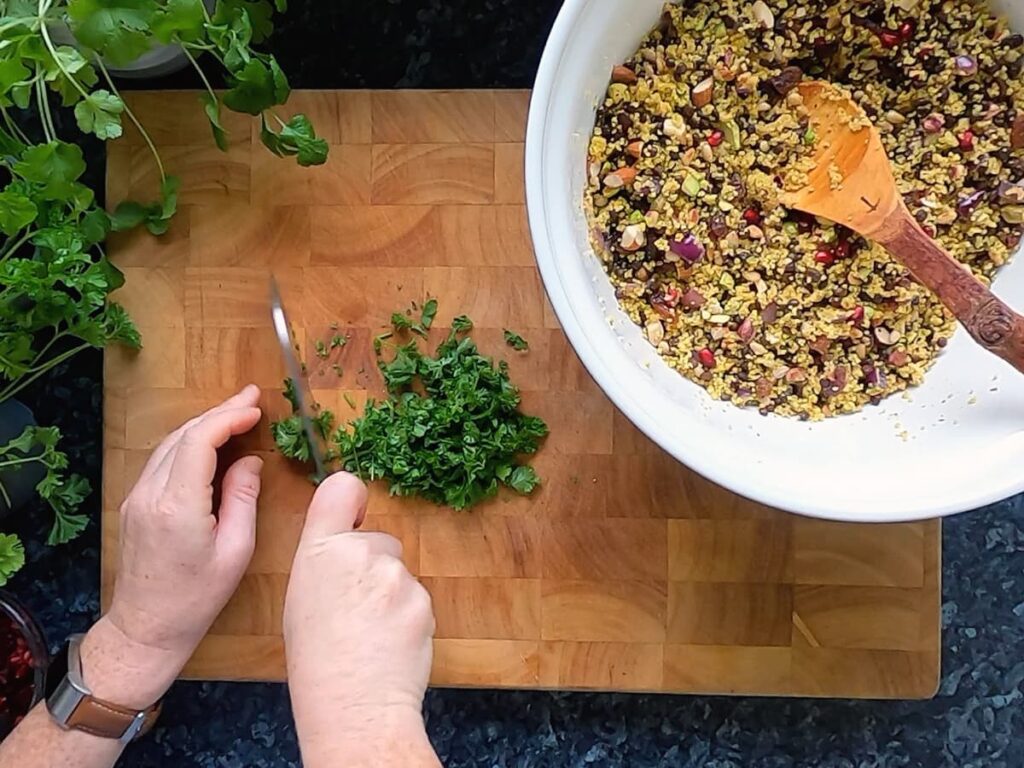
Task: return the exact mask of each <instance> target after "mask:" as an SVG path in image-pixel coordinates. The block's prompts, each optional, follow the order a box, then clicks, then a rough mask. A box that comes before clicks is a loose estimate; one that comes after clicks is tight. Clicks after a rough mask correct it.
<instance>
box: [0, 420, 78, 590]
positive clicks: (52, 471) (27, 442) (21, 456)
mask: <svg viewBox="0 0 1024 768" xmlns="http://www.w3.org/2000/svg"><path fill="white" fill-rule="evenodd" d="M59 439H60V432H59V431H58V430H57V428H56V427H34V426H30V427H26V428H25V430H24V431H23V432H22V433H21V434H20V435H19V436H18V437H16V438H15V439H13V440H11V441H10V442H9V443H7V445H5V446H0V472H8V471H10V470H12V469H15V468H23V467H26V466H27V465H29V464H39V465H41V466H42V467H44V468H45V470H46V471H45V474H44V476H43V479H42V480H40V481H39V483H38V484H37V485H36V492H37V493H38V494H39V495H40V496H41V497H42V498H43V499H45V500H46V502H47V504H49V506H50V509H51V510H52V511H53V524H52V526H51V527H50V535H49V536H48V538H47V540H46V543H47V544H50V545H51V546H53V545H57V544H64V543H66V542H68V541H71V540H72V539H73V538H75V537H76V536H77V535H78V534H79V533H81V532H82V530H83V529H84V528H85V526H86V523H87V522H88V518H87V517H86V516H85V515H79V514H75V513H74V510H75V509H76V508H77V507H78V505H79V504H81V503H82V501H83V500H84V499H85V497H86V496H88V495H89V483H88V481H86V479H85V478H84V477H81V476H79V475H68V474H67V472H66V470H67V467H68V457H67V456H66V455H65V454H64V453H62V452H61V451H59V450H58V449H57V441H58V440H59ZM0 498H2V499H3V501H4V503H5V504H6V505H7V506H8V507H10V506H11V498H10V496H9V495H8V493H7V488H6V487H5V486H4V484H3V480H2V478H0ZM24 562H25V553H24V548H23V547H22V545H21V541H20V540H19V539H18V537H17V536H14V535H13V534H3V535H0V586H2V585H4V584H6V583H7V580H8V579H9V578H10V577H11V576H12V575H13V574H14V572H16V571H17V570H18V569H19V568H21V566H22V565H24Z"/></svg>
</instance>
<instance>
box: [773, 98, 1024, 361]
mask: <svg viewBox="0 0 1024 768" xmlns="http://www.w3.org/2000/svg"><path fill="white" fill-rule="evenodd" d="M798 88H799V91H800V95H801V96H802V97H803V103H804V107H806V109H807V111H808V113H809V115H810V120H811V128H810V130H811V131H813V135H814V136H815V141H814V154H813V156H812V159H811V163H812V164H811V165H810V166H809V167H808V168H807V170H806V178H805V179H799V184H798V185H792V184H790V185H787V188H786V190H785V191H784V192H783V193H782V194H781V195H780V200H781V201H782V202H783V203H784V204H785V205H787V206H789V207H791V208H796V209H798V210H801V211H804V212H806V213H810V214H813V215H815V216H821V217H823V218H826V219H830V220H832V221H834V222H837V223H839V224H843V225H845V226H847V227H849V228H850V229H852V230H854V231H855V232H857V233H858V234H860V235H863V236H864V237H866V238H868V239H869V240H873V241H875V242H876V243H878V244H879V245H881V246H882V247H884V248H885V249H886V250H887V251H889V253H890V254H891V255H892V256H893V257H894V258H895V259H896V260H897V261H899V262H901V263H902V264H903V265H904V266H905V267H906V268H907V269H908V270H910V273H911V274H912V275H913V276H914V277H915V278H916V279H917V280H918V281H919V282H920V283H922V284H923V285H924V286H925V287H926V288H928V289H929V290H930V291H931V292H932V293H934V294H935V296H936V297H937V298H938V299H939V300H940V301H941V302H942V303H943V304H944V305H945V306H946V308H947V309H949V311H950V312H952V313H953V315H954V316H955V317H956V319H957V320H958V321H960V323H961V325H963V326H964V327H965V328H966V329H967V331H968V332H969V333H970V334H971V337H972V338H974V340H975V341H977V342H978V343H979V344H980V345H981V346H982V347H984V348H985V349H987V350H988V351H989V352H992V353H993V354H995V355H998V356H999V357H1001V358H1003V359H1004V360H1006V361H1007V362H1008V363H1010V364H1011V365H1012V366H1013V367H1014V368H1016V369H1017V370H1018V371H1021V372H1024V317H1022V316H1021V315H1019V314H1018V313H1016V312H1014V311H1013V310H1012V309H1010V307H1008V306H1007V305H1006V304H1005V303H1004V302H1003V301H1002V300H1001V299H999V298H997V297H996V296H995V295H994V294H993V293H992V291H991V290H989V288H988V286H986V285H985V284H984V283H982V282H981V281H980V280H978V279H977V278H976V277H975V276H974V275H973V274H972V273H971V272H970V270H969V269H967V267H965V266H963V265H962V264H960V263H959V262H958V261H957V260H956V259H954V258H953V257H952V256H951V255H950V254H949V252H948V251H946V249H945V248H943V247H942V245H940V244H939V243H938V242H936V241H935V240H934V239H933V238H932V237H931V236H930V235H928V233H926V232H925V231H924V230H923V229H922V228H921V225H920V224H918V223H917V221H916V220H915V219H914V217H913V216H912V215H911V213H910V211H909V210H908V208H907V206H906V204H905V203H904V202H903V197H902V196H901V195H900V192H899V189H898V187H897V186H896V178H895V176H894V175H893V171H892V166H891V164H890V163H889V158H888V156H887V155H886V152H885V147H884V146H883V145H882V139H881V137H880V136H879V134H878V131H877V130H876V129H875V127H874V125H872V123H871V121H870V120H869V119H868V117H867V115H866V114H864V111H863V110H862V109H861V108H860V107H859V106H858V105H857V104H856V102H854V101H853V99H852V98H851V97H850V96H849V94H847V93H845V92H844V91H842V90H840V89H839V88H837V87H836V86H834V85H832V84H830V83H825V82H821V81H810V82H806V83H801V84H800V85H799V86H798Z"/></svg>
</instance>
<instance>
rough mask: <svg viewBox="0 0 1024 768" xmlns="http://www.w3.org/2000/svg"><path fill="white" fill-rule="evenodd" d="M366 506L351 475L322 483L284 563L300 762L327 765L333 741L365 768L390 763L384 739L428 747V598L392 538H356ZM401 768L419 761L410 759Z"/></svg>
mask: <svg viewBox="0 0 1024 768" xmlns="http://www.w3.org/2000/svg"><path fill="white" fill-rule="evenodd" d="M366 500H367V493H366V486H365V485H363V483H362V482H361V481H360V480H358V479H357V478H355V477H353V476H352V475H348V474H336V475H333V476H331V477H330V478H328V479H327V480H326V481H325V482H324V483H323V484H322V485H321V486H320V487H319V488H318V489H317V492H316V495H315V496H314V497H313V501H312V502H311V504H310V507H309V512H308V513H307V516H306V524H305V528H304V530H303V533H302V539H301V541H300V542H299V547H298V550H297V551H296V553H295V561H294V563H293V565H292V573H291V580H290V581H289V584H288V594H287V598H286V599H285V611H284V639H285V652H286V655H287V660H288V683H289V687H290V689H291V696H292V707H293V710H294V713H295V722H296V726H297V729H298V734H299V741H300V744H301V745H302V750H303V759H304V760H305V762H306V764H307V765H313V764H314V763H316V762H318V761H319V760H323V762H324V763H325V764H328V763H329V762H330V759H329V757H328V755H332V754H335V753H334V752H332V750H333V749H337V748H338V743H339V739H344V740H345V746H344V750H343V751H344V754H345V755H346V759H347V761H348V763H347V764H350V765H352V764H360V763H359V757H358V755H359V754H364V753H365V756H366V758H367V764H374V765H384V764H390V763H387V762H379V761H380V760H381V759H382V757H381V753H380V750H381V749H382V747H381V739H382V738H384V737H385V735H387V736H388V737H392V738H393V739H394V741H395V744H394V746H397V747H398V748H399V749H402V750H403V751H405V752H407V753H408V752H410V751H414V749H415V745H417V744H418V745H419V746H421V747H422V746H424V745H425V747H426V749H427V750H429V744H428V743H427V742H426V737H425V733H424V729H423V719H422V714H421V708H422V705H423V696H424V694H425V692H426V689H427V680H428V678H429V676H430V664H431V658H432V646H431V638H432V636H433V633H434V616H433V612H432V610H431V606H430V596H429V595H428V594H427V591H426V590H425V589H424V588H423V586H422V585H421V584H420V583H419V582H418V581H417V580H416V579H415V578H414V577H413V576H412V575H411V574H410V573H409V571H408V570H406V568H405V566H404V565H403V563H402V560H401V555H402V548H401V544H400V543H399V542H398V541H397V540H396V539H394V538H393V537H391V536H388V535H386V534H383V533H360V532H355V531H354V529H356V528H358V527H359V525H360V524H361V523H362V521H363V517H364V516H365V513H366ZM374 754H375V755H376V759H377V760H378V762H374ZM429 754H430V760H429V762H430V763H431V764H436V758H434V757H433V752H432V751H430V753H429ZM403 764H405V765H413V764H418V763H416V761H415V759H414V758H413V757H411V756H410V757H408V758H407V759H406V761H405V762H404V763H403Z"/></svg>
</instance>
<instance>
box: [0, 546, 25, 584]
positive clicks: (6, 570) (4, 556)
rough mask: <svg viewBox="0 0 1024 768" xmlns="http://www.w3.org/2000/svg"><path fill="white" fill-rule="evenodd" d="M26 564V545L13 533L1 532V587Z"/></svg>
mask: <svg viewBox="0 0 1024 768" xmlns="http://www.w3.org/2000/svg"><path fill="white" fill-rule="evenodd" d="M24 565H25V546H24V545H23V544H22V543H21V539H19V538H18V537H17V536H15V535H14V534H13V533H0V587H2V586H4V585H6V584H7V582H8V581H10V579H11V577H12V576H13V575H14V574H16V573H17V572H18V571H20V570H21V569H22V566H24Z"/></svg>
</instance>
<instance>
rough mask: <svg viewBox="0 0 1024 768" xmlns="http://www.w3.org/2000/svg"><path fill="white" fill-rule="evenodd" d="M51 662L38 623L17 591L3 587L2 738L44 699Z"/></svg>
mask: <svg viewBox="0 0 1024 768" xmlns="http://www.w3.org/2000/svg"><path fill="white" fill-rule="evenodd" d="M49 666H50V653H49V651H48V650H47V647H46V641H45V639H44V638H43V632H42V630H41V629H40V628H39V624H38V623H37V622H36V620H35V618H33V616H32V614H31V613H29V610H28V609H27V608H26V607H25V606H24V605H22V603H21V602H20V601H19V600H18V599H17V598H16V597H15V596H14V595H12V594H11V593H10V592H6V591H4V590H2V589H0V740H3V739H5V738H6V737H7V735H8V734H9V733H10V732H11V731H12V730H14V727H15V726H16V725H17V724H18V723H20V722H21V719H22V718H23V717H24V716H25V715H27V714H28V712H29V711H30V710H31V709H32V708H33V707H34V706H35V705H36V704H38V703H39V702H40V701H42V700H43V697H44V695H45V692H46V669H47V667H49Z"/></svg>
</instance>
